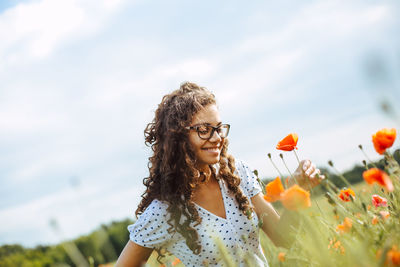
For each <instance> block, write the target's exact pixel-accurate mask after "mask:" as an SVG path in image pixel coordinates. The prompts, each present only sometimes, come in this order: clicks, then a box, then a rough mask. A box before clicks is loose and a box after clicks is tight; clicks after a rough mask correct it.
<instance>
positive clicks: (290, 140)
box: [276, 133, 299, 151]
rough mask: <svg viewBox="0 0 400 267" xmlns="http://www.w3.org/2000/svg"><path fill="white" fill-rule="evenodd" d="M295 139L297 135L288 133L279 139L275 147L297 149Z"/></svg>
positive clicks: (289, 149) (285, 149)
mask: <svg viewBox="0 0 400 267" xmlns="http://www.w3.org/2000/svg"><path fill="white" fill-rule="evenodd" d="M297 140H299V137H298V136H297V134H295V133H291V134H288V135H287V136H286V137H285V138H283V139H282V140H281V141H279V143H278V145H277V146H276V149H279V150H284V151H292V150H293V149H297V147H296V146H297Z"/></svg>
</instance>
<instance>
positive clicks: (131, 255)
mask: <svg viewBox="0 0 400 267" xmlns="http://www.w3.org/2000/svg"><path fill="white" fill-rule="evenodd" d="M152 251H153V249H151V248H146V247H142V246H140V245H138V244H136V243H134V242H132V241H130V240H129V241H128V243H127V244H126V245H125V247H124V249H123V250H122V252H121V255H119V258H118V260H117V263H116V264H115V267H140V266H143V265H144V264H145V263H146V261H147V259H148V258H149V256H150V254H151V252H152Z"/></svg>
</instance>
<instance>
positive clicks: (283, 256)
mask: <svg viewBox="0 0 400 267" xmlns="http://www.w3.org/2000/svg"><path fill="white" fill-rule="evenodd" d="M278 260H279V261H280V262H284V261H285V252H279V254H278Z"/></svg>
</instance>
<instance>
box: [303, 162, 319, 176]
mask: <svg viewBox="0 0 400 267" xmlns="http://www.w3.org/2000/svg"><path fill="white" fill-rule="evenodd" d="M315 169H316V167H315V165H314V163H311V164H310V166H309V167H308V169H307V170H306V171H305V172H304V173H305V174H306V175H307V176H310V175H311V174H312V173H313V172H314V171H315Z"/></svg>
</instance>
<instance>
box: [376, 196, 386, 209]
mask: <svg viewBox="0 0 400 267" xmlns="http://www.w3.org/2000/svg"><path fill="white" fill-rule="evenodd" d="M372 204H374V206H375V207H376V208H377V207H386V206H387V199H386V198H384V197H381V196H379V195H372Z"/></svg>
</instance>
